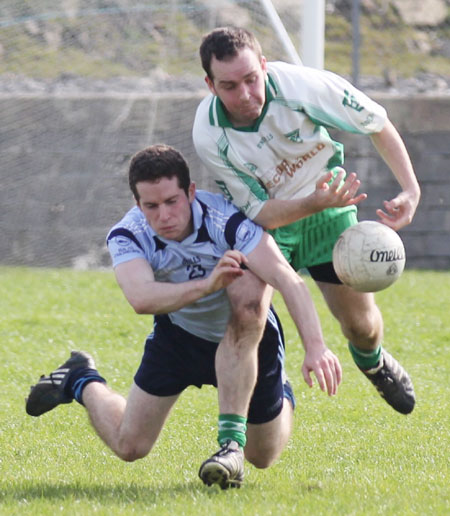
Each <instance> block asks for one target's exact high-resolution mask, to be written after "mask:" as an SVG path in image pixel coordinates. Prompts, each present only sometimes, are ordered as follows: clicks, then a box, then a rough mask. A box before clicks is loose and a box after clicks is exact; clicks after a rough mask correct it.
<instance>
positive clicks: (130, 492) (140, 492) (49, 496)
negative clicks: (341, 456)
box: [0, 480, 256, 504]
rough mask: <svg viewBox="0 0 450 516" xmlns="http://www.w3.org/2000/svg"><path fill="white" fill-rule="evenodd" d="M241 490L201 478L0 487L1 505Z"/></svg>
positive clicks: (152, 499) (158, 497) (153, 500)
mask: <svg viewBox="0 0 450 516" xmlns="http://www.w3.org/2000/svg"><path fill="white" fill-rule="evenodd" d="M255 487H256V485H252V484H251V483H248V484H245V488H244V489H242V490H239V491H244V490H245V491H249V490H252V489H254V488H255ZM235 491H238V490H235V489H229V490H226V491H224V490H221V489H220V488H219V487H218V486H212V487H207V486H204V485H203V484H202V483H201V481H200V480H198V481H191V482H180V483H176V484H174V483H169V484H167V485H162V484H160V485H157V486H155V485H151V484H145V483H142V484H134V483H132V484H120V483H118V484H115V485H106V484H98V483H97V484H89V485H86V484H81V483H68V484H64V483H48V482H31V481H30V482H23V483H19V482H16V483H11V486H10V487H9V488H5V486H2V487H0V504H1V503H8V502H19V501H21V502H23V501H27V502H33V501H35V500H48V501H52V500H53V501H57V500H66V501H67V500H96V501H98V502H103V503H107V502H116V503H117V502H120V503H123V502H139V503H146V504H152V503H156V502H157V501H158V500H161V498H164V497H173V496H174V495H184V494H186V495H188V496H192V494H202V493H204V494H206V495H207V496H215V495H217V494H220V493H226V492H235Z"/></svg>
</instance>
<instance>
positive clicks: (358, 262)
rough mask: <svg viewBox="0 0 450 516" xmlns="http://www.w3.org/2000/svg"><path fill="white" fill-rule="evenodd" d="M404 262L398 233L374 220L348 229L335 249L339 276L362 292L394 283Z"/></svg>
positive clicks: (374, 290)
mask: <svg viewBox="0 0 450 516" xmlns="http://www.w3.org/2000/svg"><path fill="white" fill-rule="evenodd" d="M405 261H406V258H405V247H404V246H403V242H402V239H401V238H400V237H399V235H398V234H397V233H396V232H395V231H394V230H393V229H391V228H390V227H388V226H385V225H384V224H381V223H380V222H375V221H371V220H365V221H363V222H359V223H358V224H355V225H354V226H351V227H349V228H347V229H346V230H345V231H344V232H343V233H342V234H341V235H340V237H339V238H338V240H337V242H336V244H335V245H334V249H333V266H334V269H335V271H336V274H337V276H338V278H339V279H340V280H341V281H342V283H344V284H345V285H348V286H349V287H352V288H354V289H355V290H358V291H359V292H377V291H378V290H383V289H385V288H387V287H389V285H392V283H394V281H396V280H397V279H398V278H399V277H400V276H401V274H402V272H403V269H404V268H405Z"/></svg>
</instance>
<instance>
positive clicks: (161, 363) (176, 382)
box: [134, 309, 284, 424]
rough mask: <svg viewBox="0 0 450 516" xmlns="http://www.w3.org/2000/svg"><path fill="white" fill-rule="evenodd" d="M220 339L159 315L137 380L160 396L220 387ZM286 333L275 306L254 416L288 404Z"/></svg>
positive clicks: (268, 417) (261, 354)
mask: <svg viewBox="0 0 450 516" xmlns="http://www.w3.org/2000/svg"><path fill="white" fill-rule="evenodd" d="M217 346H218V343H216V342H210V341H207V340H204V339H201V338H200V337H196V336H195V335H192V334H191V333H188V332H187V331H185V330H183V329H182V328H181V327H180V326H177V325H175V324H173V323H172V322H171V320H170V319H169V317H168V316H167V315H156V316H155V324H154V328H153V333H152V334H151V335H149V337H148V338H147V341H146V343H145V350H144V356H143V357H142V361H141V365H140V366H139V369H138V370H137V373H136V375H135V377H134V381H135V383H136V385H137V386H138V387H140V388H141V389H142V390H144V391H145V392H148V393H149V394H153V395H155V396H173V395H175V394H179V393H181V392H182V391H183V390H184V389H186V387H188V386H189V385H195V386H196V387H198V388H201V386H202V385H214V386H216V387H217V379H216V373H215V366H214V359H215V355H216V350H217ZM283 367H284V337H283V330H282V328H281V324H280V321H279V319H278V317H277V315H276V313H275V311H274V310H273V309H271V310H270V311H269V317H268V320H267V324H266V328H265V331H264V335H263V338H262V340H261V342H260V344H259V351H258V377H257V383H256V387H255V390H254V393H253V396H252V399H251V402H250V407H249V413H248V422H249V423H252V424H261V423H266V422H267V421H272V419H275V418H276V417H277V416H278V414H279V413H280V412H281V409H282V407H283V376H284V372H283Z"/></svg>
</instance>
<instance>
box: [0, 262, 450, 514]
mask: <svg viewBox="0 0 450 516" xmlns="http://www.w3.org/2000/svg"><path fill="white" fill-rule="evenodd" d="M308 283H309V284H310V285H311V290H312V292H313V295H314V297H315V299H316V304H317V307H318V310H319V312H320V315H321V319H322V324H323V328H324V333H325V335H326V340H327V343H328V345H329V346H330V347H331V349H333V351H334V352H335V353H336V354H338V356H339V357H340V359H341V363H342V365H343V369H344V379H343V384H342V386H341V388H340V390H339V394H338V396H337V397H335V398H328V397H327V396H326V395H324V394H323V393H322V392H320V391H319V389H318V388H317V386H315V388H314V389H312V390H310V389H309V388H308V387H307V386H306V385H305V384H304V382H303V380H302V378H301V372H300V368H301V362H302V359H303V352H302V350H301V347H300V345H299V342H298V339H297V337H296V333H295V330H294V328H293V326H292V324H291V323H290V321H289V319H288V317H287V315H286V311H285V309H284V305H283V303H282V302H281V301H280V298H279V297H277V298H276V299H275V304H276V306H277V308H278V311H279V313H280V315H281V318H282V321H283V322H284V326H285V332H286V339H287V357H288V363H287V369H288V373H289V375H290V378H291V380H292V383H293V386H294V390H295V392H296V396H297V401H298V407H297V410H296V413H295V428H294V433H293V436H292V439H291V441H290V443H289V445H288V447H287V449H286V451H285V452H284V453H283V455H282V457H281V459H280V460H279V462H278V463H277V464H276V465H274V466H273V467H272V468H270V469H268V470H257V469H255V468H254V467H252V466H251V465H249V464H247V467H246V474H247V476H246V481H245V484H244V486H243V487H242V489H240V490H232V491H225V492H222V491H220V489H218V488H215V487H214V488H207V487H205V486H203V485H202V484H201V482H200V480H199V479H198V478H197V470H198V467H199V465H200V463H201V462H202V460H204V459H205V458H206V457H207V456H208V455H210V454H211V453H213V452H214V451H215V449H216V442H215V438H216V418H217V398H216V391H215V390H214V389H213V388H211V387H206V388H203V389H202V390H198V389H195V388H192V389H188V390H187V391H186V392H185V393H184V394H183V396H182V397H181V399H180V401H179V403H178V404H177V406H176V408H175V410H174V412H173V414H172V415H171V417H170V419H169V422H168V424H167V426H166V427H165V429H164V430H163V432H162V435H161V437H160V440H159V441H158V443H157V444H156V446H155V449H154V450H153V451H152V453H151V454H150V455H149V456H148V457H147V458H145V459H143V460H140V461H137V462H135V463H132V464H127V463H124V462H122V461H120V460H119V459H117V458H116V457H115V456H114V455H113V454H112V453H111V452H110V451H109V450H108V449H107V448H106V447H105V446H104V445H103V444H102V443H101V441H100V440H99V439H98V438H97V437H96V435H95V434H94V432H93V430H92V429H91V427H90V425H89V423H88V420H87V417H86V414H85V412H84V409H83V408H82V407H80V406H79V405H77V404H76V403H73V404H71V405H67V406H62V407H58V408H57V409H56V410H54V411H53V412H50V413H48V414H46V415H44V416H42V417H40V418H31V417H29V416H27V415H26V414H25V411H24V397H25V396H26V394H27V392H28V389H29V386H30V384H31V383H32V382H34V381H36V379H37V378H38V375H39V374H41V373H48V372H50V371H51V370H52V369H53V368H54V367H55V366H56V365H59V363H62V362H63V361H64V360H65V359H66V357H67V354H68V352H69V350H70V349H72V348H81V349H86V350H88V351H90V352H92V354H93V355H94V357H95V358H96V360H97V364H98V366H99V370H100V372H101V374H103V375H104V376H105V377H106V378H107V379H108V381H109V384H110V385H111V386H112V387H113V388H114V389H116V390H118V391H119V392H121V393H123V394H125V395H126V393H127V391H128V389H129V386H130V382H131V379H132V375H133V373H134V371H135V369H136V367H137V365H138V363H139V360H140V356H141V353H142V345H143V342H144V339H145V336H146V334H147V333H148V331H149V330H150V328H151V322H152V319H151V317H145V316H137V315H135V314H134V313H133V312H132V310H131V308H130V307H129V306H128V305H127V303H126V302H125V300H124V298H123V296H122V294H121V292H120V290H119V288H118V287H117V286H116V284H115V280H114V278H113V275H112V273H110V272H93V271H92V272H75V271H71V270H42V269H20V268H17V269H16V268H0V294H1V295H0V307H1V310H0V313H1V316H0V337H1V351H0V363H1V369H0V450H1V453H0V514H1V515H8V516H9V515H20V516H23V515H33V516H35V515H54V514H65V515H77V516H78V515H85V514H86V515H90V514H100V515H108V516H110V515H119V514H120V515H122V514H125V515H128V514H155V515H156V514H157V515H175V514H176V515H192V516H194V515H195V516H197V515H209V514H215V515H237V514H248V515H252V516H253V515H277V516H278V515H314V516H317V515H364V516H366V515H385V514H393V515H433V516H436V515H447V514H450V487H449V486H450V473H449V469H448V468H449V456H450V444H449V429H450V416H449V414H450V387H449V384H450V382H449V380H450V374H449V368H448V364H449V363H450V328H449V324H448V310H449V306H450V273H448V272H447V273H446V272H425V271H421V272H416V271H406V272H405V273H404V274H403V276H402V278H401V279H400V280H399V281H398V282H397V283H396V284H395V285H393V286H392V287H390V288H389V289H387V290H385V291H383V292H380V293H379V294H377V300H378V303H379V305H380V307H381V308H382V310H383V313H384V317H385V323H386V332H385V342H386V347H388V348H389V350H390V351H391V352H392V353H393V354H394V355H395V356H397V357H398V358H399V359H401V362H402V363H403V364H404V366H405V367H406V368H407V369H408V371H409V372H410V374H411V376H412V378H413V380H414V384H415V389H416V394H417V399H418V401H417V406H416V409H415V410H414V412H413V413H412V414H411V415H410V416H408V417H404V416H402V415H400V414H397V413H395V412H394V411H393V410H392V409H391V408H390V407H389V406H388V405H386V404H385V403H384V402H383V401H382V400H381V399H380V398H379V397H378V395H377V394H376V392H375V390H374V389H373V387H372V386H371V385H370V384H369V382H367V380H366V379H365V378H364V377H363V376H362V375H361V374H360V373H359V372H358V371H357V370H356V368H355V366H354V365H353V364H352V362H351V360H350V356H349V353H348V351H347V349H346V344H345V341H344V339H343V337H342V336H341V335H340V332H339V330H338V327H337V325H336V323H335V321H333V320H332V319H331V317H330V316H329V314H328V313H327V311H326V310H325V307H324V304H323V302H322V300H321V298H319V297H318V294H317V290H316V289H315V287H314V286H313V285H312V283H311V282H310V281H309V280H308Z"/></svg>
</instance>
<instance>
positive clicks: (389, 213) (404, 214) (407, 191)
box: [371, 120, 420, 230]
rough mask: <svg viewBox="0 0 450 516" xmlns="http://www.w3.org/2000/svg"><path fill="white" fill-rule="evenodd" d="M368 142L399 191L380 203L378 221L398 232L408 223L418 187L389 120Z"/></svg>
mask: <svg viewBox="0 0 450 516" xmlns="http://www.w3.org/2000/svg"><path fill="white" fill-rule="evenodd" d="M371 140H372V143H373V144H374V146H375V148H376V149H377V151H378V153H379V154H380V156H381V157H382V158H383V159H384V161H385V162H386V164H387V165H388V167H389V168H390V169H391V171H392V173H393V174H394V176H395V178H396V179H397V181H398V183H399V184H400V186H401V188H402V191H401V192H400V193H399V194H398V195H397V196H396V197H394V198H393V199H390V200H387V201H384V203H383V208H384V210H383V209H378V210H377V212H376V213H377V215H378V217H379V219H380V222H382V223H383V224H386V225H387V226H390V227H391V228H392V229H395V230H399V229H401V228H402V227H404V226H406V225H408V224H410V223H411V221H412V219H413V217H414V214H415V212H416V209H417V205H418V204H419V200H420V186H419V183H418V182H417V178H416V175H415V173H414V168H413V166H412V163H411V160H410V158H409V155H408V151H407V150H406V147H405V144H404V143H403V140H402V138H401V136H400V134H399V133H398V131H397V129H396V128H395V127H394V126H393V124H392V122H391V121H390V120H387V121H386V124H385V126H384V128H383V130H382V131H381V132H379V133H375V134H372V135H371Z"/></svg>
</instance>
